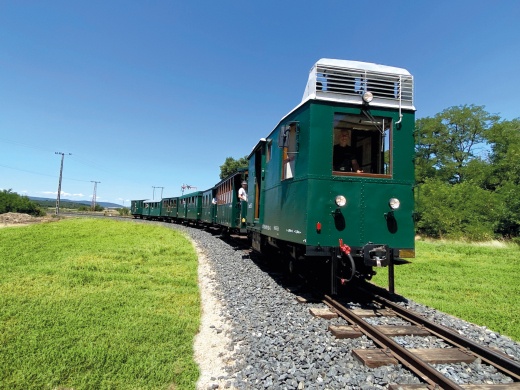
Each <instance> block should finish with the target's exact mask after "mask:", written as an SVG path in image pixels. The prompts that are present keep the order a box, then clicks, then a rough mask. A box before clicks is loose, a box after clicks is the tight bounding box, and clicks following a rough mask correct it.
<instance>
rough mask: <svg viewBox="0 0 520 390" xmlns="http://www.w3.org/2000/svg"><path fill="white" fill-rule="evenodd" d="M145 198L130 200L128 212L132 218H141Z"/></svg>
mask: <svg viewBox="0 0 520 390" xmlns="http://www.w3.org/2000/svg"><path fill="white" fill-rule="evenodd" d="M145 201H146V199H142V200H141V199H140V200H132V201H130V212H131V214H132V216H133V217H134V218H141V219H142V218H143V209H144V202H145Z"/></svg>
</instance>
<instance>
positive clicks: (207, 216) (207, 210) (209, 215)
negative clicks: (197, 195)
mask: <svg viewBox="0 0 520 390" xmlns="http://www.w3.org/2000/svg"><path fill="white" fill-rule="evenodd" d="M216 218H217V190H216V188H215V187H213V188H210V189H209V190H206V191H203V192H202V213H201V218H200V220H201V222H202V223H203V224H205V225H207V226H212V225H214V224H215V222H216Z"/></svg>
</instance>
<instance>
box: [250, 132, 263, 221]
mask: <svg viewBox="0 0 520 390" xmlns="http://www.w3.org/2000/svg"><path fill="white" fill-rule="evenodd" d="M264 180H265V141H264V140H262V141H260V142H259V143H258V145H257V146H256V147H255V149H254V150H253V153H252V154H251V155H250V156H249V178H248V187H249V194H248V206H247V208H248V212H247V221H248V223H249V224H250V225H261V223H262V215H263V204H262V203H263V196H262V190H263V187H264Z"/></svg>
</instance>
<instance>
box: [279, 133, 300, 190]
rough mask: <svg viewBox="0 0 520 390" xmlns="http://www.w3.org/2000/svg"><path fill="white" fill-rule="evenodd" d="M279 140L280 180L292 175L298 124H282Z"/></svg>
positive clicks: (296, 153) (296, 147) (289, 177)
mask: <svg viewBox="0 0 520 390" xmlns="http://www.w3.org/2000/svg"><path fill="white" fill-rule="evenodd" d="M280 138H281V140H280V141H281V142H279V143H278V145H279V146H280V147H282V148H283V160H282V180H285V179H291V178H293V177H294V169H295V166H296V156H297V155H298V126H297V124H296V123H291V124H290V125H287V126H283V127H282V129H281V130H280Z"/></svg>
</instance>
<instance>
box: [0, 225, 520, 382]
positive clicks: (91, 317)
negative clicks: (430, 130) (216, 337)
mask: <svg viewBox="0 0 520 390" xmlns="http://www.w3.org/2000/svg"><path fill="white" fill-rule="evenodd" d="M416 252H417V258H416V259H414V260H413V263H412V264H408V265H404V266H399V267H396V289H397V292H398V293H400V294H402V295H404V296H406V297H409V298H411V299H414V300H416V301H417V302H420V303H423V304H426V305H428V306H431V307H435V308H437V309H440V310H442V311H445V312H448V313H451V314H453V315H455V316H459V317H462V318H464V319H466V320H468V321H471V322H474V323H477V324H480V325H486V326H488V327H489V328H491V329H493V330H495V331H498V332H500V333H503V334H506V335H509V336H511V337H513V338H514V339H516V340H520V329H519V328H520V327H519V323H518V313H519V312H520V310H519V309H520V303H519V302H518V299H517V297H518V296H519V293H520V290H519V288H520V287H519V269H518V267H519V265H520V264H519V261H520V260H519V258H520V249H519V248H518V247H516V246H509V247H505V248H504V247H496V246H478V245H475V244H461V243H445V242H422V241H420V242H418V243H417V251H416ZM0 253H2V255H1V256H0V307H1V308H2V309H1V311H0V346H1V348H0V361H1V362H2V364H1V367H0V388H9V389H17V388H18V389H22V388H23V389H26V388H38V389H45V388H47V389H55V388H56V389H64V388H74V389H77V390H78V389H87V388H88V389H90V388H96V389H109V388H113V389H115V388H117V389H137V388H139V389H147V388H148V389H160V388H163V389H176V390H177V389H187V388H193V387H194V384H195V381H196V380H197V377H198V370H197V366H196V364H195V363H194V361H193V350H192V344H193V336H194V335H195V333H196V331H197V329H198V326H199V316H200V302H199V291H198V287H197V275H196V267H197V262H196V255H195V252H194V250H193V248H192V246H191V245H190V244H189V242H188V241H187V240H186V239H185V238H183V237H182V236H181V235H179V234H178V233H176V232H174V231H171V230H169V229H164V228H161V227H156V226H150V225H141V224H134V223H126V222H117V221H109V220H88V219H86V220H64V221H60V222H55V223H48V224H40V225H34V226H28V227H24V228H16V229H10V228H7V229H0ZM386 278H387V274H386V270H385V269H382V270H380V271H379V274H378V275H377V277H376V278H374V280H375V281H376V282H378V284H380V285H383V286H385V285H386Z"/></svg>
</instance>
